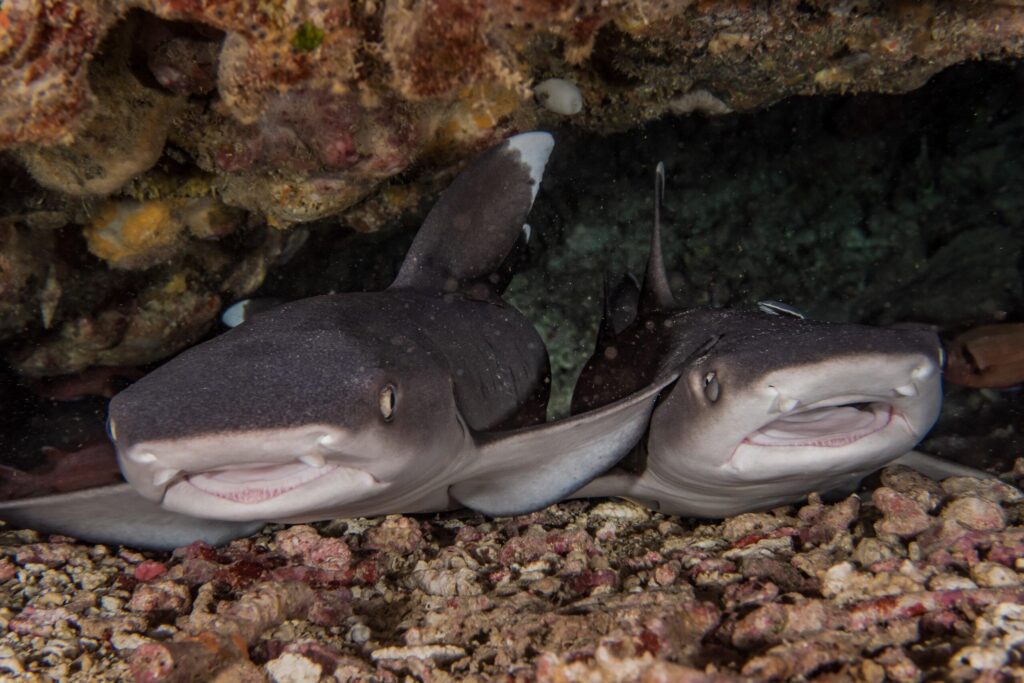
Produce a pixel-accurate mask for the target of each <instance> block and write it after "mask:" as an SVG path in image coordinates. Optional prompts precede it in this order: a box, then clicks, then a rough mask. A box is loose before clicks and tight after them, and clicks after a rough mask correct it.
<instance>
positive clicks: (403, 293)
mask: <svg viewBox="0 0 1024 683" xmlns="http://www.w3.org/2000/svg"><path fill="white" fill-rule="evenodd" d="M552 146H553V140H552V138H551V137H550V136H549V135H547V134H546V133H527V134H523V135H519V136H516V137H513V138H510V139H509V140H507V141H505V142H504V143H502V144H500V145H498V146H497V147H495V148H493V149H492V150H490V151H489V152H487V153H485V154H484V155H483V156H481V157H480V158H479V159H477V160H476V161H475V162H473V163H472V164H471V165H470V166H469V167H467V169H466V170H464V171H463V172H462V173H461V174H460V175H459V176H458V177H457V178H456V179H455V181H454V182H453V184H452V185H451V187H449V188H448V190H446V191H445V193H444V194H443V195H442V197H441V198H440V200H439V201H438V203H437V204H436V205H435V206H434V208H433V209H432V210H431V212H430V214H429V215H428V216H427V218H426V220H425V222H424V224H423V226H422V227H421V229H420V232H419V233H418V234H417V237H416V239H415V241H414V243H413V245H412V247H411V248H410V251H409V253H408V255H407V256H406V259H405V261H404V263H403V265H402V268H401V270H400V272H399V274H398V276H397V278H396V279H395V282H394V283H393V284H392V285H391V286H390V287H389V288H388V289H386V290H384V291H381V292H368V293H349V294H334V295H324V296H317V297H312V298H310V299H305V300H302V301H296V302H293V303H290V304H285V305H283V306H280V307H277V308H274V309H272V310H269V311H266V312H264V313H262V314H260V315H256V316H254V317H252V318H251V319H249V320H246V321H245V322H244V323H242V324H241V325H238V326H237V327H235V328H233V329H231V330H229V331H227V332H225V333H224V334H222V335H220V336H219V337H216V338H215V339H212V340H210V341H208V342H206V343H204V344H201V345H199V346H196V347H194V348H192V349H190V350H188V351H185V352H184V353H182V354H180V355H179V356H177V357H176V358H174V359H173V360H171V361H170V362H168V363H166V364H165V365H163V366H161V367H160V368H158V369H156V370H155V371H153V372H152V373H150V374H149V375H147V376H145V377H144V378H142V379H141V380H139V381H138V382H136V383H135V384H133V385H132V386H130V387H128V388H127V389H126V390H124V391H122V392H121V393H119V394H118V395H117V396H115V397H114V399H113V400H112V401H111V403H110V409H109V421H108V427H109V432H110V435H111V438H112V439H113V441H114V444H115V446H116V449H117V453H118V459H119V464H120V467H121V471H122V473H123V474H124V476H125V478H126V479H127V481H128V483H129V484H130V485H131V487H132V489H133V492H132V491H126V489H125V487H124V486H123V485H122V486H119V487H108V488H106V489H98V490H94V491H87V492H82V493H81V495H79V497H78V499H77V501H76V504H78V505H80V506H84V505H85V504H86V503H88V504H89V505H91V506H92V507H91V508H90V509H89V510H88V511H85V512H83V515H90V514H92V515H94V518H93V519H91V520H90V521H89V522H87V523H79V524H77V525H76V527H75V528H74V529H73V533H75V534H76V535H77V536H79V537H80V538H84V539H87V540H89V539H100V538H101V537H102V538H103V540H105V541H107V542H111V541H112V540H120V537H119V535H120V534H123V540H124V542H129V543H134V544H136V545H145V546H147V547H173V546H175V545H178V544H180V543H181V540H182V537H183V536H187V535H188V534H189V533H192V532H193V527H195V526H196V525H197V524H198V523H199V522H204V523H205V520H216V521H217V523H220V524H222V525H223V527H222V528H219V529H218V533H219V534H220V535H219V536H218V537H217V538H216V539H215V541H222V540H226V539H228V538H231V537H232V536H237V535H241V534H243V533H247V531H248V529H250V528H251V526H252V524H253V523H258V522H261V521H277V522H305V521H313V520H321V519H327V518H332V517H348V516H368V515H377V514H385V513H412V512H427V511H437V510H444V509H447V508H451V507H455V506H458V505H460V504H461V505H466V506H468V507H472V508H474V509H477V510H479V511H482V512H485V513H490V514H512V513H519V512H526V511H530V510H534V509H537V508H539V507H542V506H544V505H547V504H549V503H552V502H554V501H556V500H559V499H560V498H562V497H563V496H564V495H566V494H568V493H569V492H571V491H573V490H575V489H576V488H578V487H579V486H580V485H582V484H583V483H585V482H586V481H588V480H589V479H591V478H592V477H594V476H596V475H597V474H599V473H600V472H602V471H604V470H606V469H607V468H608V467H609V466H611V465H612V464H613V463H614V462H615V459H617V458H618V457H619V455H620V453H621V452H622V451H623V449H628V447H629V446H630V445H632V444H634V443H636V441H637V440H638V439H639V438H640V435H641V434H642V433H643V430H644V428H645V425H646V419H647V415H648V414H649V412H650V409H651V406H652V405H653V402H654V399H655V398H656V396H657V393H658V390H659V388H660V387H657V386H653V387H652V388H650V390H649V391H647V392H645V393H640V394H636V395H633V396H630V397H628V398H627V399H626V400H624V401H619V402H617V403H615V404H613V405H609V406H607V407H606V408H604V409H602V410H600V411H594V412H593V413H588V414H586V415H581V416H578V417H575V418H573V419H571V420H567V421H563V422H559V423H554V424H550V425H543V424H537V423H539V422H542V421H543V419H544V415H545V409H546V403H547V394H548V359H547V351H546V349H545V347H544V344H543V342H542V340H541V338H540V337H539V335H538V334H537V333H536V331H535V330H534V329H533V327H532V325H531V324H530V323H529V321H528V320H526V318H525V317H523V316H522V315H521V314H520V313H519V312H518V311H516V310H515V309H514V308H512V307H510V306H508V305H506V304H505V303H504V302H502V301H501V298H500V289H501V285H502V280H503V277H504V276H503V274H502V270H503V267H504V265H503V264H504V263H505V261H506V258H507V256H508V254H509V253H510V251H512V249H513V247H514V245H515V243H516V241H517V239H519V236H520V235H521V234H522V232H523V221H524V220H525V219H526V216H527V214H528V212H529V211H530V208H531V206H532V204H533V200H534V197H535V196H536V194H537V190H538V188H539V183H540V179H541V175H542V173H543V168H544V165H545V164H546V162H547V159H548V155H549V153H550V151H551V149H552ZM667 381H671V378H669V379H666V383H667ZM608 418H613V419H608ZM106 496H110V497H112V498H111V499H112V500H114V499H116V501H117V507H118V509H117V510H116V512H114V513H113V514H110V515H108V516H106V517H104V516H102V515H96V510H97V505H96V501H97V500H98V499H102V498H104V497H106ZM51 498H54V499H56V500H54V501H51V504H52V505H55V506H57V507H59V508H60V509H61V514H62V517H61V519H59V520H54V521H55V522H56V523H51V521H50V519H51V518H52V515H51V517H48V516H47V513H46V512H45V510H39V509H38V508H36V509H35V510H36V512H37V513H38V514H36V512H29V513H25V512H24V506H21V507H19V506H18V504H19V503H22V501H15V502H14V503H8V504H4V505H3V506H0V517H4V516H5V514H7V513H5V511H4V509H3V508H4V507H7V508H9V509H10V510H11V512H10V513H9V514H8V516H9V517H13V516H14V515H18V519H19V522H21V523H28V524H30V525H32V524H34V525H36V526H39V527H43V528H50V529H53V530H57V531H62V530H64V529H66V528H67V527H66V526H61V525H66V524H67V517H68V516H69V511H70V510H71V507H70V501H69V500H68V499H67V498H61V497H51ZM136 504H137V505H136ZM133 505H136V507H137V508H138V509H139V510H141V511H142V512H143V513H146V514H151V515H152V514H156V513H154V509H156V510H159V511H160V513H162V514H164V515H166V516H167V517H168V519H167V520H164V522H165V523H164V522H162V523H161V524H160V525H159V527H157V528H154V530H153V534H152V535H151V537H150V538H148V539H144V540H145V543H140V542H139V535H140V533H139V530H140V529H142V530H144V529H145V524H142V525H140V524H134V523H132V522H130V520H129V519H128V518H130V517H131V515H132V510H134V509H135V508H134V507H132V506H133ZM26 514H27V517H26ZM175 516H177V517H178V519H179V520H180V527H181V528H180V529H179V528H176V527H175V524H174V518H175ZM232 524H234V525H236V526H231V525H232ZM181 529H183V530H184V531H181ZM69 532H72V531H65V533H69ZM112 537H113V538H112Z"/></svg>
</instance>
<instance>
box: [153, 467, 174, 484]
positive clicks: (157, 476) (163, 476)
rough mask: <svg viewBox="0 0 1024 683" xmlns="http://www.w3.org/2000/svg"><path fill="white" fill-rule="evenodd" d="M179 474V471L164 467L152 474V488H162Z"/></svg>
mask: <svg viewBox="0 0 1024 683" xmlns="http://www.w3.org/2000/svg"><path fill="white" fill-rule="evenodd" d="M180 473H181V470H176V469H171V468H169V467H164V468H160V469H158V470H157V471H156V472H155V473H154V474H153V486H163V485H164V484H166V483H167V482H169V481H170V480H171V479H174V478H175V477H176V476H178V475H179V474H180Z"/></svg>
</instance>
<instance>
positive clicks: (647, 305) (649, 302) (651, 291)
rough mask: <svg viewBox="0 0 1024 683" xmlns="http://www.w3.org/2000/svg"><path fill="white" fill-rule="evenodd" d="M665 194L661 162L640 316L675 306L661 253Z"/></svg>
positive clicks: (641, 291) (656, 172) (658, 170)
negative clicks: (662, 208) (662, 213)
mask: <svg viewBox="0 0 1024 683" xmlns="http://www.w3.org/2000/svg"><path fill="white" fill-rule="evenodd" d="M664 194H665V164H664V163H663V162H661V161H659V162H658V166H657V168H656V169H655V171H654V228H653V230H652V231H651V249H650V253H649V254H648V256H647V270H646V272H645V273H644V286H643V289H642V290H640V305H639V310H640V313H641V314H645V313H651V312H653V311H665V310H669V309H671V308H673V307H674V306H675V300H674V299H673V298H672V290H671V289H670V288H669V286H668V275H667V274H666V273H665V259H664V257H663V256H662V253H661V203H662V198H663V197H664Z"/></svg>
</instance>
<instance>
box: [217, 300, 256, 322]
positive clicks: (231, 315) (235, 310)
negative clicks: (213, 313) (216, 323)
mask: <svg viewBox="0 0 1024 683" xmlns="http://www.w3.org/2000/svg"><path fill="white" fill-rule="evenodd" d="M249 302H250V299H242V300H241V301H239V302H238V303H234V304H231V305H230V306H228V307H227V308H225V309H224V312H223V313H221V314H220V321H221V322H222V323H224V324H225V325H226V326H227V327H238V326H239V325H241V324H242V323H244V322H245V316H246V311H245V309H246V308H247V307H248V306H249Z"/></svg>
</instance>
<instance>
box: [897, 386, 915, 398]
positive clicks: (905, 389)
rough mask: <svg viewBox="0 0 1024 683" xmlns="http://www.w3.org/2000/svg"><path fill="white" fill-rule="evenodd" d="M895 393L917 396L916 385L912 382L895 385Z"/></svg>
mask: <svg viewBox="0 0 1024 683" xmlns="http://www.w3.org/2000/svg"><path fill="white" fill-rule="evenodd" d="M896 393H897V394H899V395H900V396H917V386H916V385H915V384H913V383H911V384H905V385H903V386H902V387H896Z"/></svg>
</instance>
